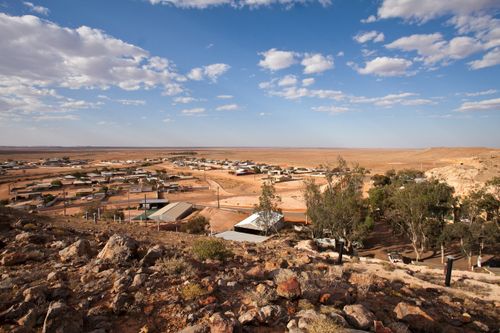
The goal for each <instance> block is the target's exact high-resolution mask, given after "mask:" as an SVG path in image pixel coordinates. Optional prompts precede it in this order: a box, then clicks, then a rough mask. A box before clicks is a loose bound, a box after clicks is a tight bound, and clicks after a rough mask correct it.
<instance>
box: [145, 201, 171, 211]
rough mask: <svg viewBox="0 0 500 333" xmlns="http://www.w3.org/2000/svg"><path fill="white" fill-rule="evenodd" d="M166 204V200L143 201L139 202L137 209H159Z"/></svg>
mask: <svg viewBox="0 0 500 333" xmlns="http://www.w3.org/2000/svg"><path fill="white" fill-rule="evenodd" d="M167 204H168V199H145V200H141V201H140V202H139V209H144V208H146V209H160V208H163V207H165V206H166V205H167Z"/></svg>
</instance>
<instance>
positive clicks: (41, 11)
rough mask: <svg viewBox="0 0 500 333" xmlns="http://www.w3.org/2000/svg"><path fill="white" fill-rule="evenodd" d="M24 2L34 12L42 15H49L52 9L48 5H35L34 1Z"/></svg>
mask: <svg viewBox="0 0 500 333" xmlns="http://www.w3.org/2000/svg"><path fill="white" fill-rule="evenodd" d="M23 4H24V5H25V6H26V7H28V8H29V9H30V10H31V11H32V12H35V13H37V14H40V15H45V16H47V15H49V13H50V10H49V9H48V8H47V7H43V6H37V5H34V4H33V3H32V2H28V1H25V2H23Z"/></svg>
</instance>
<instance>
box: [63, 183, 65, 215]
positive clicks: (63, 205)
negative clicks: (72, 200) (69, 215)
mask: <svg viewBox="0 0 500 333" xmlns="http://www.w3.org/2000/svg"><path fill="white" fill-rule="evenodd" d="M63 207H64V208H63V209H64V216H66V191H65V190H64V189H63Z"/></svg>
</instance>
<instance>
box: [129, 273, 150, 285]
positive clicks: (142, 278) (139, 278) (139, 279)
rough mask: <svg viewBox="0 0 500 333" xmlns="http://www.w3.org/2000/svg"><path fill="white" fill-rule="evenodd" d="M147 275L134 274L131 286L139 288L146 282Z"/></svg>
mask: <svg viewBox="0 0 500 333" xmlns="http://www.w3.org/2000/svg"><path fill="white" fill-rule="evenodd" d="M147 279H148V276H147V275H146V274H136V275H135V276H134V279H133V280H132V284H131V285H130V287H131V288H134V289H136V288H140V287H142V285H143V284H144V283H145V282H146V280H147Z"/></svg>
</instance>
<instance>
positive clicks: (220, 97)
mask: <svg viewBox="0 0 500 333" xmlns="http://www.w3.org/2000/svg"><path fill="white" fill-rule="evenodd" d="M217 98H218V99H231V98H233V96H232V95H218V96H217Z"/></svg>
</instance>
